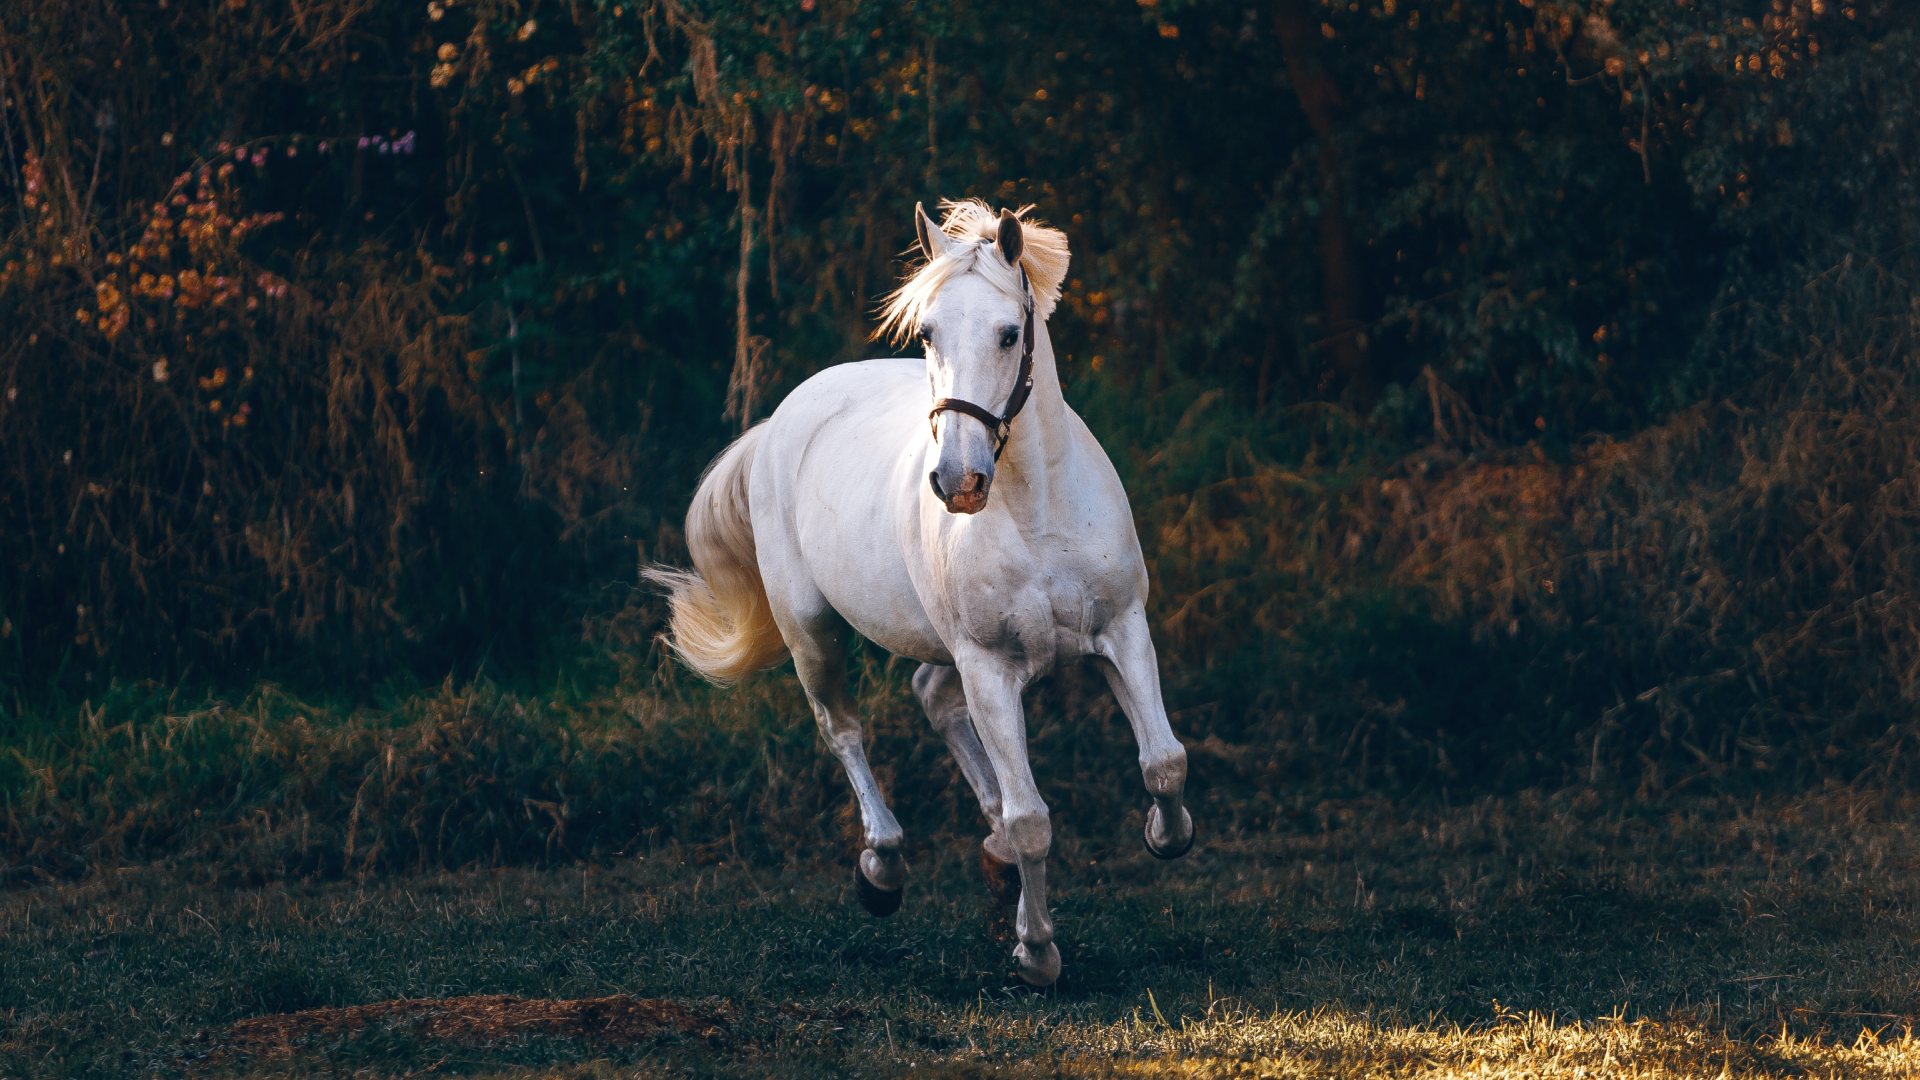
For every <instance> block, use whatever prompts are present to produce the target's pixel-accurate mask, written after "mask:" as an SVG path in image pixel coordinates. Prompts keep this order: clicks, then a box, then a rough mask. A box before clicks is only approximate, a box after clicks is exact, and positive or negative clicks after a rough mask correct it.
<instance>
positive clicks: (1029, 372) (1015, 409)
mask: <svg viewBox="0 0 1920 1080" xmlns="http://www.w3.org/2000/svg"><path fill="white" fill-rule="evenodd" d="M1020 292H1021V295H1022V296H1023V297H1025V299H1026V309H1027V310H1026V317H1027V325H1026V329H1025V330H1024V331H1022V333H1021V335H1020V337H1021V346H1020V376H1019V377H1018V378H1017V379H1015V380H1014V383H1013V393H1012V394H1009V395H1008V396H1007V411H1006V412H1005V413H1002V414H1000V415H997V416H996V415H994V414H993V413H991V412H989V411H987V410H986V409H984V408H982V407H981V406H979V405H975V404H974V403H973V402H971V401H964V400H962V399H960V398H951V397H943V398H941V399H940V400H939V401H936V402H934V403H933V410H932V411H931V412H929V413H927V429H928V430H929V431H931V432H932V433H933V441H935V442H939V441H940V425H939V424H938V423H936V422H935V421H937V420H938V419H939V417H940V414H941V413H943V412H957V413H965V414H967V415H968V416H971V417H973V418H974V419H975V420H978V421H980V422H981V423H983V424H985V425H987V433H988V434H989V435H990V436H991V437H992V438H993V460H995V461H999V460H1000V452H1001V451H1002V450H1005V449H1006V448H1007V436H1008V434H1009V433H1010V432H1011V431H1012V429H1013V418H1014V417H1016V416H1019V415H1020V410H1021V409H1024V408H1026V407H1027V398H1028V397H1030V396H1032V394H1033V283H1032V282H1030V281H1028V280H1027V268H1026V267H1024V266H1023V267H1021V268H1020ZM934 490H936V491H938V490H939V485H938V484H937V483H936V484H935V488H934Z"/></svg>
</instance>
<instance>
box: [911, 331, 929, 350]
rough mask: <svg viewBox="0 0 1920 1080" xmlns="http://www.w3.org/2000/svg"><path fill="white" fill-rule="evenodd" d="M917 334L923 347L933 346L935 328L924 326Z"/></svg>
mask: <svg viewBox="0 0 1920 1080" xmlns="http://www.w3.org/2000/svg"><path fill="white" fill-rule="evenodd" d="M915 336H916V337H918V338H919V339H920V345H921V347H922V348H927V349H931V348H933V330H932V329H931V328H929V327H925V326H923V327H921V328H920V332H919V333H918V334H916V335H915Z"/></svg>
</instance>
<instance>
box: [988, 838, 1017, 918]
mask: <svg viewBox="0 0 1920 1080" xmlns="http://www.w3.org/2000/svg"><path fill="white" fill-rule="evenodd" d="M980 873H981V874H983V875H985V876H986V879H987V891H988V892H989V893H992V894H993V898H994V900H995V901H996V902H998V903H1000V904H1001V905H1003V906H1006V907H1012V906H1013V905H1015V904H1017V903H1019V902H1020V864H1019V863H1010V862H1003V861H1001V860H1000V859H999V858H997V857H996V856H995V855H994V854H993V852H991V851H988V850H987V846H986V845H985V844H982V845H980Z"/></svg>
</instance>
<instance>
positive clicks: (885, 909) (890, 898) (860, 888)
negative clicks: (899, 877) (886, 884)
mask: <svg viewBox="0 0 1920 1080" xmlns="http://www.w3.org/2000/svg"><path fill="white" fill-rule="evenodd" d="M853 892H854V895H855V896H858V897H859V898H860V906H861V907H863V908H866V909H867V914H869V915H872V916H874V917H876V918H881V919H884V918H886V917H887V916H889V915H891V914H893V913H894V912H896V911H899V910H900V897H901V896H902V894H904V893H905V892H906V890H905V889H894V890H892V891H888V890H886V889H883V888H881V887H879V886H878V885H875V884H874V883H873V882H871V881H868V880H867V875H865V874H863V873H861V872H860V864H859V863H858V862H855V863H854V864H853Z"/></svg>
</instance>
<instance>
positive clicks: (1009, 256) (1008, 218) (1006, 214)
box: [999, 209, 1026, 266]
mask: <svg viewBox="0 0 1920 1080" xmlns="http://www.w3.org/2000/svg"><path fill="white" fill-rule="evenodd" d="M999 244H1000V255H1001V257H1002V258H1004V259H1006V260H1007V265H1008V266H1018V265H1020V252H1021V251H1022V250H1024V249H1025V247H1026V239H1025V238H1024V237H1022V236H1021V235H1020V219H1019V218H1017V217H1014V216H1013V211H1011V210H1005V209H1003V210H1001V211H1000V240H999Z"/></svg>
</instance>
